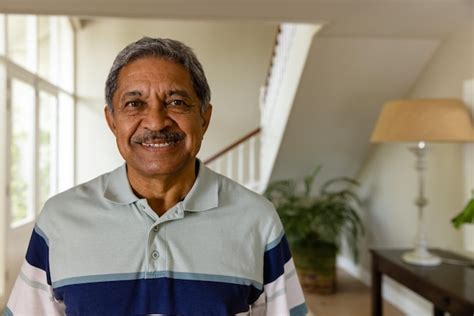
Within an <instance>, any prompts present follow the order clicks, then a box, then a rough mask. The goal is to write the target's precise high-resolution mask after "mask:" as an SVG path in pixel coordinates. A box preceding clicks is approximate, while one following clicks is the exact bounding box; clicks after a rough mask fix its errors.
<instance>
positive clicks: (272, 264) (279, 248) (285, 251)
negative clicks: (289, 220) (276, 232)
mask: <svg viewBox="0 0 474 316" xmlns="http://www.w3.org/2000/svg"><path fill="white" fill-rule="evenodd" d="M290 259H291V252H290V246H289V245H288V240H287V239H286V235H283V237H282V238H281V240H280V243H278V245H276V246H275V247H273V248H272V249H270V250H267V251H265V255H264V258H263V283H264V284H268V283H271V282H273V281H275V280H276V279H278V277H280V276H281V275H282V274H283V273H284V271H285V270H284V266H285V263H287V262H288V261H289V260H290Z"/></svg>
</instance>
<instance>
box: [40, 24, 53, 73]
mask: <svg viewBox="0 0 474 316" xmlns="http://www.w3.org/2000/svg"><path fill="white" fill-rule="evenodd" d="M51 27H52V24H51V18H50V17H48V16H40V17H38V45H39V46H38V50H39V56H38V59H39V61H38V73H39V75H40V76H41V77H43V78H45V79H47V80H52V79H53V73H52V64H53V63H52V60H51V59H52V53H51V48H52V47H51V45H52V43H53V42H52V40H51Z"/></svg>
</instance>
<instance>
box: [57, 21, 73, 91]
mask: <svg viewBox="0 0 474 316" xmlns="http://www.w3.org/2000/svg"><path fill="white" fill-rule="evenodd" d="M58 26H59V45H58V47H59V54H60V56H59V59H60V60H61V64H60V65H59V85H60V86H61V87H62V88H63V89H64V90H66V91H68V92H73V89H74V31H73V29H72V26H71V23H70V22H69V19H68V18H67V17H61V18H58Z"/></svg>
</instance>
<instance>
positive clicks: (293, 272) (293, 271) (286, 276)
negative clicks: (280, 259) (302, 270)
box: [285, 269, 296, 280]
mask: <svg viewBox="0 0 474 316" xmlns="http://www.w3.org/2000/svg"><path fill="white" fill-rule="evenodd" d="M295 274H296V270H295V269H293V270H291V271H290V272H288V273H287V274H286V275H285V279H286V280H288V279H289V278H291V277H292V276H294V275H295Z"/></svg>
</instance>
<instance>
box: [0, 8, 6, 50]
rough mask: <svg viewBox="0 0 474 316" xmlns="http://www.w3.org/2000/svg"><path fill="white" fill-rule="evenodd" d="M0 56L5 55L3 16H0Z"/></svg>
mask: <svg viewBox="0 0 474 316" xmlns="http://www.w3.org/2000/svg"><path fill="white" fill-rule="evenodd" d="M0 55H5V14H0Z"/></svg>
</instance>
